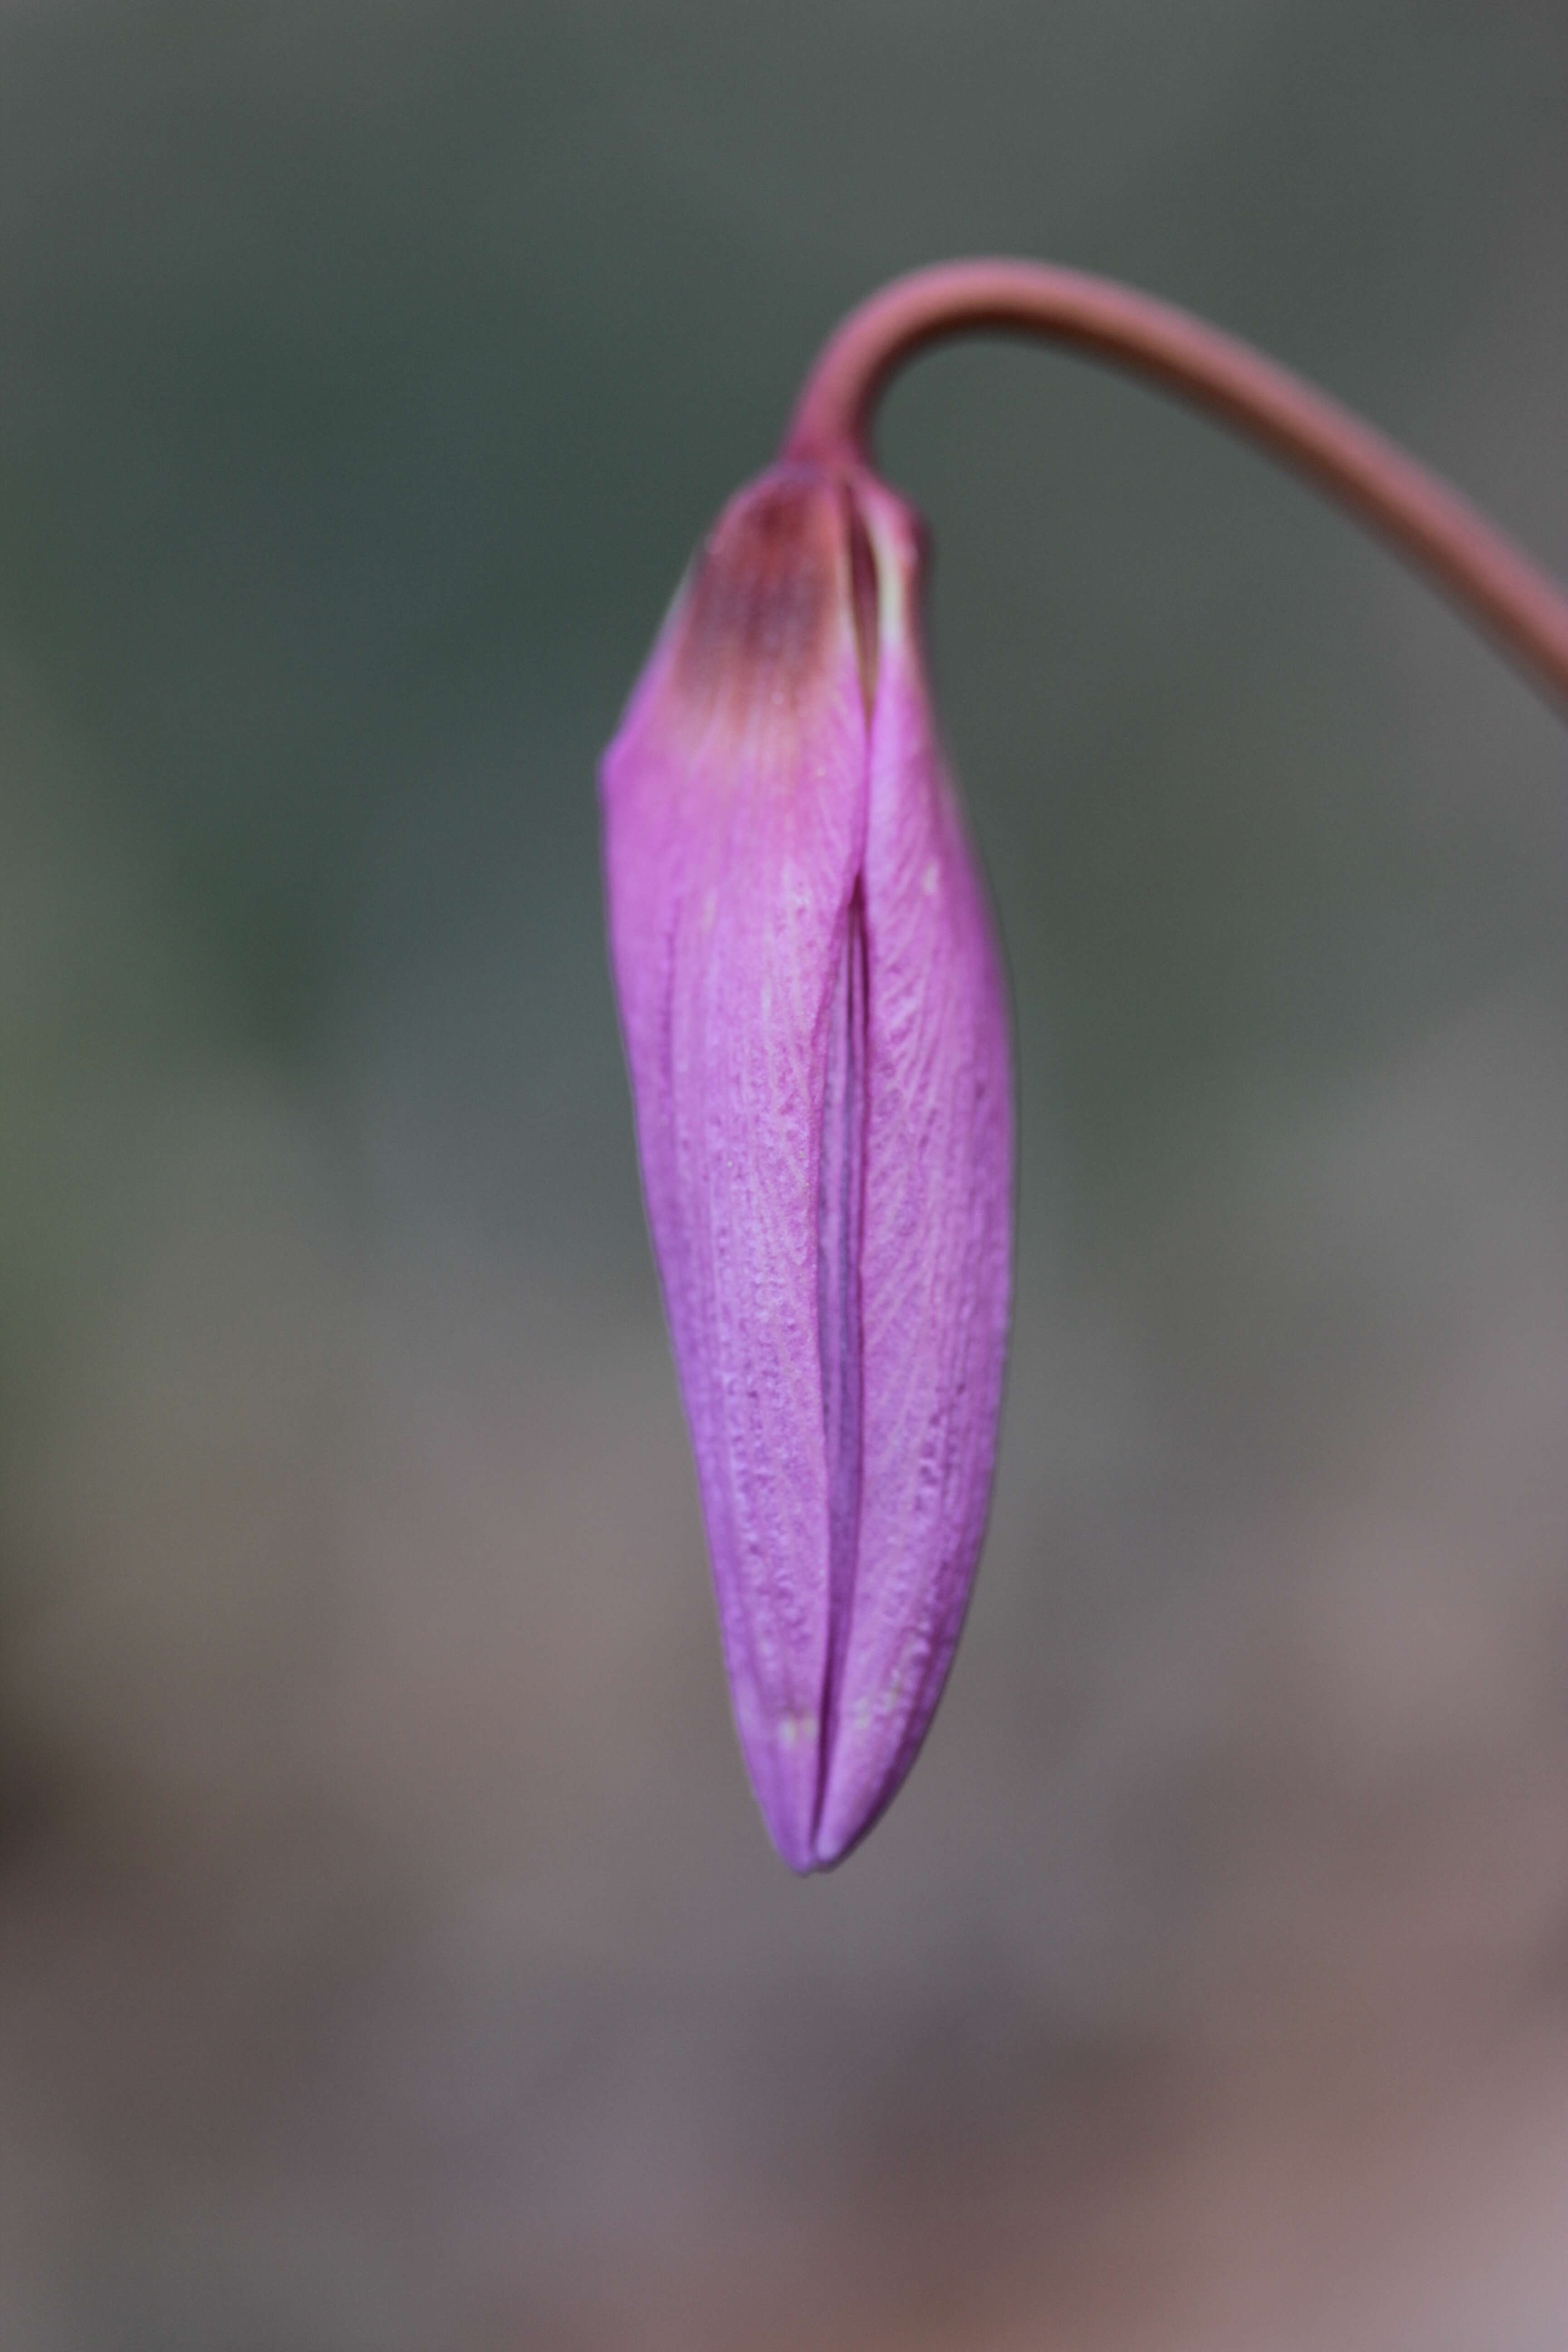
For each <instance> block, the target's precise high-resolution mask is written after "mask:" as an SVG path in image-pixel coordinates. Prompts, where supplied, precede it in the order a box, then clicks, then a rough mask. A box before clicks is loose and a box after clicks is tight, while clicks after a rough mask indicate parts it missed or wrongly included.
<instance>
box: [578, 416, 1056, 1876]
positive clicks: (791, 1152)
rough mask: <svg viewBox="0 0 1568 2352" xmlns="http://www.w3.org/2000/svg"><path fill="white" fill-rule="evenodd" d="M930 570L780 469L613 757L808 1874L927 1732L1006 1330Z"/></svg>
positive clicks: (680, 1216) (780, 1737)
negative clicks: (925, 575)
mask: <svg viewBox="0 0 1568 2352" xmlns="http://www.w3.org/2000/svg"><path fill="white" fill-rule="evenodd" d="M601 781H602V796H603V806H604V818H605V877H606V886H607V891H608V898H609V913H610V940H611V954H612V961H613V965H614V971H615V977H616V987H617V991H618V993H619V998H620V1007H621V1019H622V1025H623V1031H624V1035H625V1041H626V1058H627V1062H628V1065H629V1066H630V1071H631V1078H632V1087H633V1093H634V1096H635V1099H636V1110H637V1140H638V1145H639V1150H640V1154H641V1160H642V1171H643V1184H644V1191H645V1194H646V1198H647V1213H648V1223H649V1225H650V1227H651V1230H652V1234H653V1242H654V1249H655V1253H656V1255H657V1257H658V1267H659V1273H660V1276H661V1279H662V1282H663V1286H664V1296H665V1303H666V1307H667V1310H668V1318H669V1327H670V1333H671V1338H672V1340H673V1344H674V1350H675V1357H676V1362H677V1367H678V1370H679V1376H680V1384H681V1390H682V1393H683V1396H684V1399H685V1404H686V1412H687V1418H688V1421H689V1425H690V1430H691V1437H692V1444H693V1447H694V1450H695V1454H696V1458H697V1468H698V1476H699V1481H700V1488H701V1495H702V1503H703V1510H704V1515H705V1517H706V1521H707V1528H708V1537H709V1545H710V1552H711V1557H712V1566H713V1578H714V1584H715V1588H716V1591H717V1595H718V1602H719V1613H720V1620H721V1631H722V1635H723V1643H724V1653H725V1659H726V1663H727V1665H728V1668H729V1675H730V1685H731V1694H732V1697H733V1704H734V1712H735V1721H736V1725H737V1727H738V1730H739V1733H740V1738H741V1743H742V1748H743V1749H744V1752H745V1757H746V1761H747V1765H748V1768H749V1769H750V1772H751V1776H752V1784H753V1786H754V1788H755V1790H756V1793H757V1796H758V1799H759V1801H760V1802H761V1804H762V1808H763V1813H764V1814H765V1816H766V1818H767V1822H768V1825H769V1828H770V1830H771V1831H772V1833H773V1839H774V1842H775V1843H776V1844H777V1846H778V1848H779V1851H780V1853H782V1854H783V1855H784V1859H785V1860H786V1861H787V1862H788V1863H790V1864H792V1865H793V1867H794V1868H795V1869H796V1870H800V1871H808V1870H814V1869H821V1868H825V1867H826V1866H828V1865H830V1864H833V1863H835V1862H837V1861H838V1860H839V1859H840V1858H841V1857H842V1856H843V1855H844V1854H845V1853H847V1852H848V1850H849V1848H850V1847H851V1846H852V1845H854V1844H855V1843H857V1841H858V1839H859V1838H861V1837H862V1836H864V1834H865V1832H867V1830H868V1828H869V1827H870V1826H871V1824H872V1822H875V1821H876V1819H877V1818H878V1816H879V1814H880V1813H881V1811H883V1809H884V1808H885V1807H886V1806H887V1804H888V1803H889V1801H890V1800H891V1798H892V1797H893V1795H894V1793H895V1792H896V1790H898V1788H899V1786H900V1782H901V1781H902V1780H903V1779H904V1777H905V1775H906V1773H907V1772H908V1771H909V1769H910V1765H911V1764H912V1763H913V1761H914V1759H915V1755H916V1753H917V1751H918V1749H919V1748H920V1745H921V1739H922V1738H923V1737H924V1735H925V1731H926V1728H927V1727H928V1725H929V1723H930V1721H931V1713H932V1710H933V1709H934V1707H935V1706H936V1703H937V1700H938V1698H939V1696H941V1692H942V1685H943V1682H944V1680H945V1678H946V1675H947V1671H948V1667H949V1664H950V1663H951V1661H952V1653H953V1648H954V1645H955V1643H956V1642H957V1640H958V1635H959V1632H960V1629H961V1627H962V1624H963V1613H964V1609H965V1605H966V1602H967V1600H968V1595H969V1590H970V1585H971V1582H972V1580H973V1573H974V1568H975V1562H976V1559H977V1558H978V1554H979V1550H980V1545H981V1539H982V1537H983V1535H984V1526H985V1517H986V1510H987V1506H988V1501H989V1496H990V1488H991V1475H992V1465H993V1461H994V1454H995V1445H996V1430H997V1421H998V1415H999V1412H1000V1406H1001V1395H1002V1379H1003V1368H1004V1359H1005V1348H1006V1334H1007V1320H1008V1303H1009V1292H1010V1282H1011V1256H1012V1230H1013V1111H1012V1075H1011V1052H1010V1036H1009V1023H1008V1012H1007V999H1006V988H1005V978H1004V974H1003V970H1002V965H1001V960H1000V957H999V954H998V951H997V947H996V941H995V937H994V929H993V926H992V921H991V914H990V908H989V905H988V902H987V898H986V893H985V888H984V883H983V882H982V880H981V877H980V875H979V872H978V869H977V866H976V864H975V860H974V856H973V851H972V848H971V846H970V843H969V839H968V836H967V833H966V831H965V827H964V823H963V814H962V813H961V811H960V808H959V806H958V803H957V801H956V799H955V797H954V793H953V791H952V784H951V782H950V780H949V778H948V775H947V772H946V770H945V767H944V765H943V761H942V754H941V751H940V748H939V745H938V741H937V738H936V733H935V728H934V723H933V719H932V714H931V703H930V698H929V695H928V692H927V687H926V680H925V672H924V665H923V658H922V651H921V529H920V526H919V524H918V522H917V520H916V518H915V517H914V516H913V515H912V513H911V512H910V509H908V508H907V507H906V506H905V505H903V503H902V502H901V501H900V499H897V498H895V497H894V496H893V494H892V493H891V492H890V491H889V489H888V488H886V486H885V485H884V484H883V483H881V482H880V481H879V479H878V478H877V477H876V476H875V475H873V474H872V473H871V472H870V471H869V469H868V467H864V466H858V465H856V466H845V465H842V464H837V465H833V464H826V463H820V464H819V463H816V462H807V461H801V462H786V463H783V464H781V465H779V466H777V467H773V469H772V470H771V471H770V472H768V473H766V474H764V475H763V477H762V478H760V479H759V480H758V481H757V482H755V483H753V484H752V486H751V487H750V488H747V489H744V490H742V492H741V493H740V494H739V496H738V497H736V498H735V499H733V500H732V501H731V504H730V505H729V506H728V507H727V508H726V509H725V510H724V512H723V514H722V515H721V517H720V520H719V521H718V524H717V525H716V527H715V529H714V530H713V531H712V533H711V534H710V538H709V540H708V541H707V542H706V544H705V546H704V547H703V548H702V549H701V551H700V553H699V555H698V558H697V560H696V562H695V564H694V566H693V568H692V571H691V572H690V574H689V578H688V581H687V583H686V584H685V586H684V587H683V589H682V591H681V593H680V595H679V598H678V600H677V603H676V604H675V607H674V608H673V610H672V612H671V614H670V615H669V618H668V621H667V623H666V625H665V627H664V629H663V632H662V633H661V635H660V636H659V639H658V644H657V645H656V646H655V648H654V652H653V655H652V656H651V658H650V660H649V662H648V666H647V670H646V671H645V673H644V676H643V677H642V679H641V681H640V683H639V685H638V687H637V690H636V692H635V694H634V696H633V698H632V701H631V704H630V706H629V708H628V709H627V712H626V718H625V719H624V721H623V723H622V726H621V729H620V731H619V733H618V734H617V736H616V740H615V741H614V743H613V744H612V745H611V746H610V749H609V751H608V752H607V753H606V754H605V761H604V766H603V772H602V780H601Z"/></svg>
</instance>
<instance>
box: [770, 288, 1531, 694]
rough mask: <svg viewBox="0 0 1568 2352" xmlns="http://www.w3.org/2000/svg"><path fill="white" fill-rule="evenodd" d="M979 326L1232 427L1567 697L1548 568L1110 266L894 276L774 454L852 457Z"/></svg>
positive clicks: (1335, 410)
mask: <svg viewBox="0 0 1568 2352" xmlns="http://www.w3.org/2000/svg"><path fill="white" fill-rule="evenodd" d="M987 330H990V331H1000V332H1003V333H1006V334H1021V335H1038V336H1042V337H1044V338H1045V339H1046V340H1047V341H1053V342H1062V343H1068V344H1070V345H1072V346H1073V347H1074V348H1075V349H1077V350H1079V351H1084V352H1089V353H1091V354H1092V355H1094V356H1095V357H1097V358H1100V359H1105V360H1109V361H1110V362H1113V363H1115V364H1117V365H1119V366H1121V367H1124V368H1127V369H1129V370H1131V372H1132V373H1134V374H1138V375H1145V376H1149V377H1152V379H1153V381H1154V382H1155V383H1160V384H1163V386H1164V387H1165V389H1166V390H1167V391H1170V392H1174V393H1175V394H1177V395H1178V396H1179V397H1180V398H1181V399H1183V400H1185V401H1188V402H1190V403H1191V404H1193V405H1194V406H1195V407H1198V408H1201V409H1204V410H1206V411H1207V413H1208V414H1209V415H1213V416H1216V417H1218V418H1219V419H1220V421H1221V422H1222V423H1224V424H1226V425H1234V426H1236V427H1237V428H1238V429H1239V430H1240V431H1241V432H1243V433H1245V434H1247V436H1249V437H1250V438H1251V439H1252V440H1254V441H1257V442H1259V443H1261V445H1262V446H1263V447H1264V448H1266V449H1267V450H1268V451H1269V452H1270V453H1271V454H1272V455H1273V456H1275V457H1279V458H1282V459H1283V460H1284V462H1285V463H1286V464H1287V465H1289V466H1291V467H1295V469H1296V470H1297V471H1298V472H1299V473H1301V474H1304V475H1305V476H1306V477H1307V478H1308V479H1309V480H1310V481H1312V482H1315V483H1316V484H1317V486H1318V487H1319V488H1320V489H1323V490H1326V491H1327V492H1328V493H1329V494H1330V496H1331V497H1332V498H1334V499H1338V500H1339V501H1340V503H1341V504H1342V505H1343V506H1345V507H1348V508H1349V509H1350V510H1351V512H1352V514H1355V515H1357V516H1359V517H1360V519H1361V520H1362V521H1363V522H1364V523H1367V524H1369V525H1370V526H1371V528H1372V529H1373V530H1375V531H1377V532H1378V533H1379V534H1380V535H1381V536H1382V537H1383V538H1384V539H1385V540H1387V541H1389V542H1390V543H1391V544H1392V545H1393V546H1394V548H1395V549H1396V550H1397V551H1398V552H1399V553H1400V554H1402V555H1404V556H1405V557H1406V558H1407V559H1408V560H1409V561H1410V562H1412V563H1413V564H1415V567H1416V569H1417V570H1418V571H1423V572H1426V573H1427V574H1428V576H1429V577H1430V578H1431V579H1432V580H1433V581H1434V582H1435V583H1436V585H1437V586H1438V587H1439V588H1440V589H1441V590H1443V592H1444V593H1446V594H1447V596H1448V597H1449V598H1450V599H1451V600H1452V601H1453V603H1454V604H1457V605H1458V607H1459V609H1460V611H1461V612H1463V613H1465V614H1468V616H1469V618H1471V619H1472V620H1474V621H1477V622H1479V625H1481V627H1482V628H1483V629H1485V630H1486V631H1487V632H1488V633H1489V635H1491V636H1492V637H1493V638H1494V639H1495V640H1496V641H1497V643H1498V644H1499V645H1500V646H1501V648H1502V650H1503V651H1504V652H1505V653H1506V654H1508V655H1510V656H1511V657H1512V658H1513V659H1514V660H1515V661H1516V662H1517V663H1518V664H1519V665H1520V666H1521V668H1522V669H1523V670H1524V671H1525V672H1526V674H1527V675H1528V676H1529V677H1531V679H1532V680H1533V681H1534V683H1535V684H1536V685H1538V686H1541V687H1543V688H1546V689H1547V691H1548V692H1549V693H1550V694H1551V695H1552V697H1553V698H1556V699H1557V700H1558V701H1560V702H1563V703H1568V595H1565V594H1564V593H1563V590H1562V589H1561V588H1559V587H1558V585H1557V584H1556V583H1555V582H1554V581H1552V579H1550V578H1549V577H1548V575H1547V574H1546V573H1545V572H1542V571H1541V570H1540V569H1539V568H1538V567H1537V566H1536V565H1535V564H1533V563H1532V562H1531V561H1530V559H1529V558H1528V557H1527V556H1525V555H1523V554H1522V553H1521V551H1520V550H1519V549H1518V548H1516V547H1514V546H1513V545H1512V544H1511V543H1510V541H1508V540H1507V539H1506V538H1505V537H1504V536H1503V534H1502V533H1501V532H1500V531H1499V530H1495V529H1494V528H1493V526H1492V525H1491V524H1490V523H1489V522H1488V521H1487V520H1485V519H1484V518H1483V517H1482V516H1481V515H1479V514H1478V513H1477V511H1476V509H1474V508H1473V507H1471V506H1470V505H1469V504H1468V501H1467V500H1465V499H1462V498H1460V497H1459V495H1458V492H1457V491H1454V490H1451V489H1449V488H1447V485H1446V484H1445V483H1443V482H1440V481H1438V480H1437V478H1436V476H1435V475H1432V474H1429V473H1428V472H1427V471H1426V468H1425V467H1422V466H1418V465H1417V464H1416V463H1415V459H1414V458H1412V457H1406V456H1405V452H1404V451H1403V450H1402V449H1399V448H1397V447H1395V446H1394V443H1393V442H1392V441H1388V440H1385V439H1384V436H1383V435H1382V434H1381V433H1378V432H1375V431H1374V430H1373V427H1372V426H1371V425H1363V423H1362V422H1361V420H1360V418H1359V417H1356V416H1352V415H1351V413H1350V411H1349V410H1348V409H1345V408H1342V407H1341V406H1340V404H1339V403H1338V402H1337V401H1334V400H1331V399H1329V398H1328V396H1327V395H1326V394H1323V393H1321V392H1316V391H1314V390H1313V389H1312V387H1311V386H1310V384H1308V383H1303V382H1302V381H1301V379H1300V377H1299V376H1295V375H1292V374H1291V373H1290V372H1289V369H1287V368H1282V367H1279V366H1278V365H1276V363H1275V362H1273V361H1272V360H1268V359H1265V358H1264V357H1263V355H1262V353H1261V352H1255V351H1253V350H1252V349H1251V348H1250V347H1249V346H1248V345H1247V344H1246V343H1243V342H1238V341H1236V339H1235V338H1234V337H1233V336H1230V335H1225V334H1222V333H1220V331H1218V329H1217V328H1214V327H1209V326H1205V324H1204V322H1203V321H1202V320H1200V319H1195V318H1193V317H1192V316H1191V315H1190V314H1189V313H1188V312H1186V311H1184V310H1176V309H1174V308H1173V306H1172V305H1171V304H1169V303H1166V302H1158V301H1155V300H1154V299H1152V296H1150V295H1147V294H1138V293H1135V292H1134V291H1133V290H1132V289H1131V288H1130V287H1125V286H1118V285H1115V284H1114V283H1112V282H1111V281H1110V279H1108V278H1092V277H1088V276H1085V275H1084V274H1083V273H1082V272H1080V271H1078V270H1073V269H1056V268H1047V266H1046V265H1045V264H1043V263H1039V262H1030V261H959V262H952V263H950V264H948V265H946V266H944V267H942V268H934V269H922V270H917V271H916V272H915V273H914V274H913V275H912V276H910V277H908V278H896V279H895V280H894V281H893V283H892V284H891V285H890V286H887V287H884V288H883V289H882V290H881V292H880V293H879V294H874V295H873V296H872V297H871V299H869V301H868V302H865V303H863V304H862V305H861V307H860V308H859V310H855V311H852V312H851V313H850V315H849V317H848V318H847V319H846V320H845V321H844V323H843V325H842V326H840V327H839V328H838V330H837V332H836V333H835V334H834V335H833V336H831V337H830V339H829V341H827V343H826V346H825V348H824V350H823V351H822V352H821V354H820V356H819V358H818V360H817V362H816V366H815V367H814V368H813V370H812V372H811V374H810V375H809V376H808V378H807V379H806V383H805V390H804V391H803V393H802V394H801V397H800V402H799V404H798V406H797V407H796V409H795V416H794V419H793V421H792V423H791V425H790V429H789V432H788V435H787V436H786V438H785V442H784V454H785V456H786V457H809V458H816V459H818V460H821V461H825V462H827V463H834V462H840V463H842V462H845V461H863V460H864V459H866V458H867V457H868V450H869V433H870V425H871V417H872V414H873V411H874V410H875V408H876V405H877V402H878V400H879V397H880V395H881V394H882V393H883V391H884V390H885V389H886V387H887V384H888V383H889V379H890V377H891V376H892V375H893V374H894V373H896V371H897V370H898V369H899V368H900V367H901V366H902V365H903V364H904V362H905V361H906V360H909V359H910V358H912V357H913V356H914V354H915V353H916V352H919V351H922V350H923V349H924V348H925V347H926V346H927V345H928V344H930V343H935V342H941V341H946V340H947V339H948V338H949V337H951V336H954V335H963V334H972V333H974V332H976V331H987Z"/></svg>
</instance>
